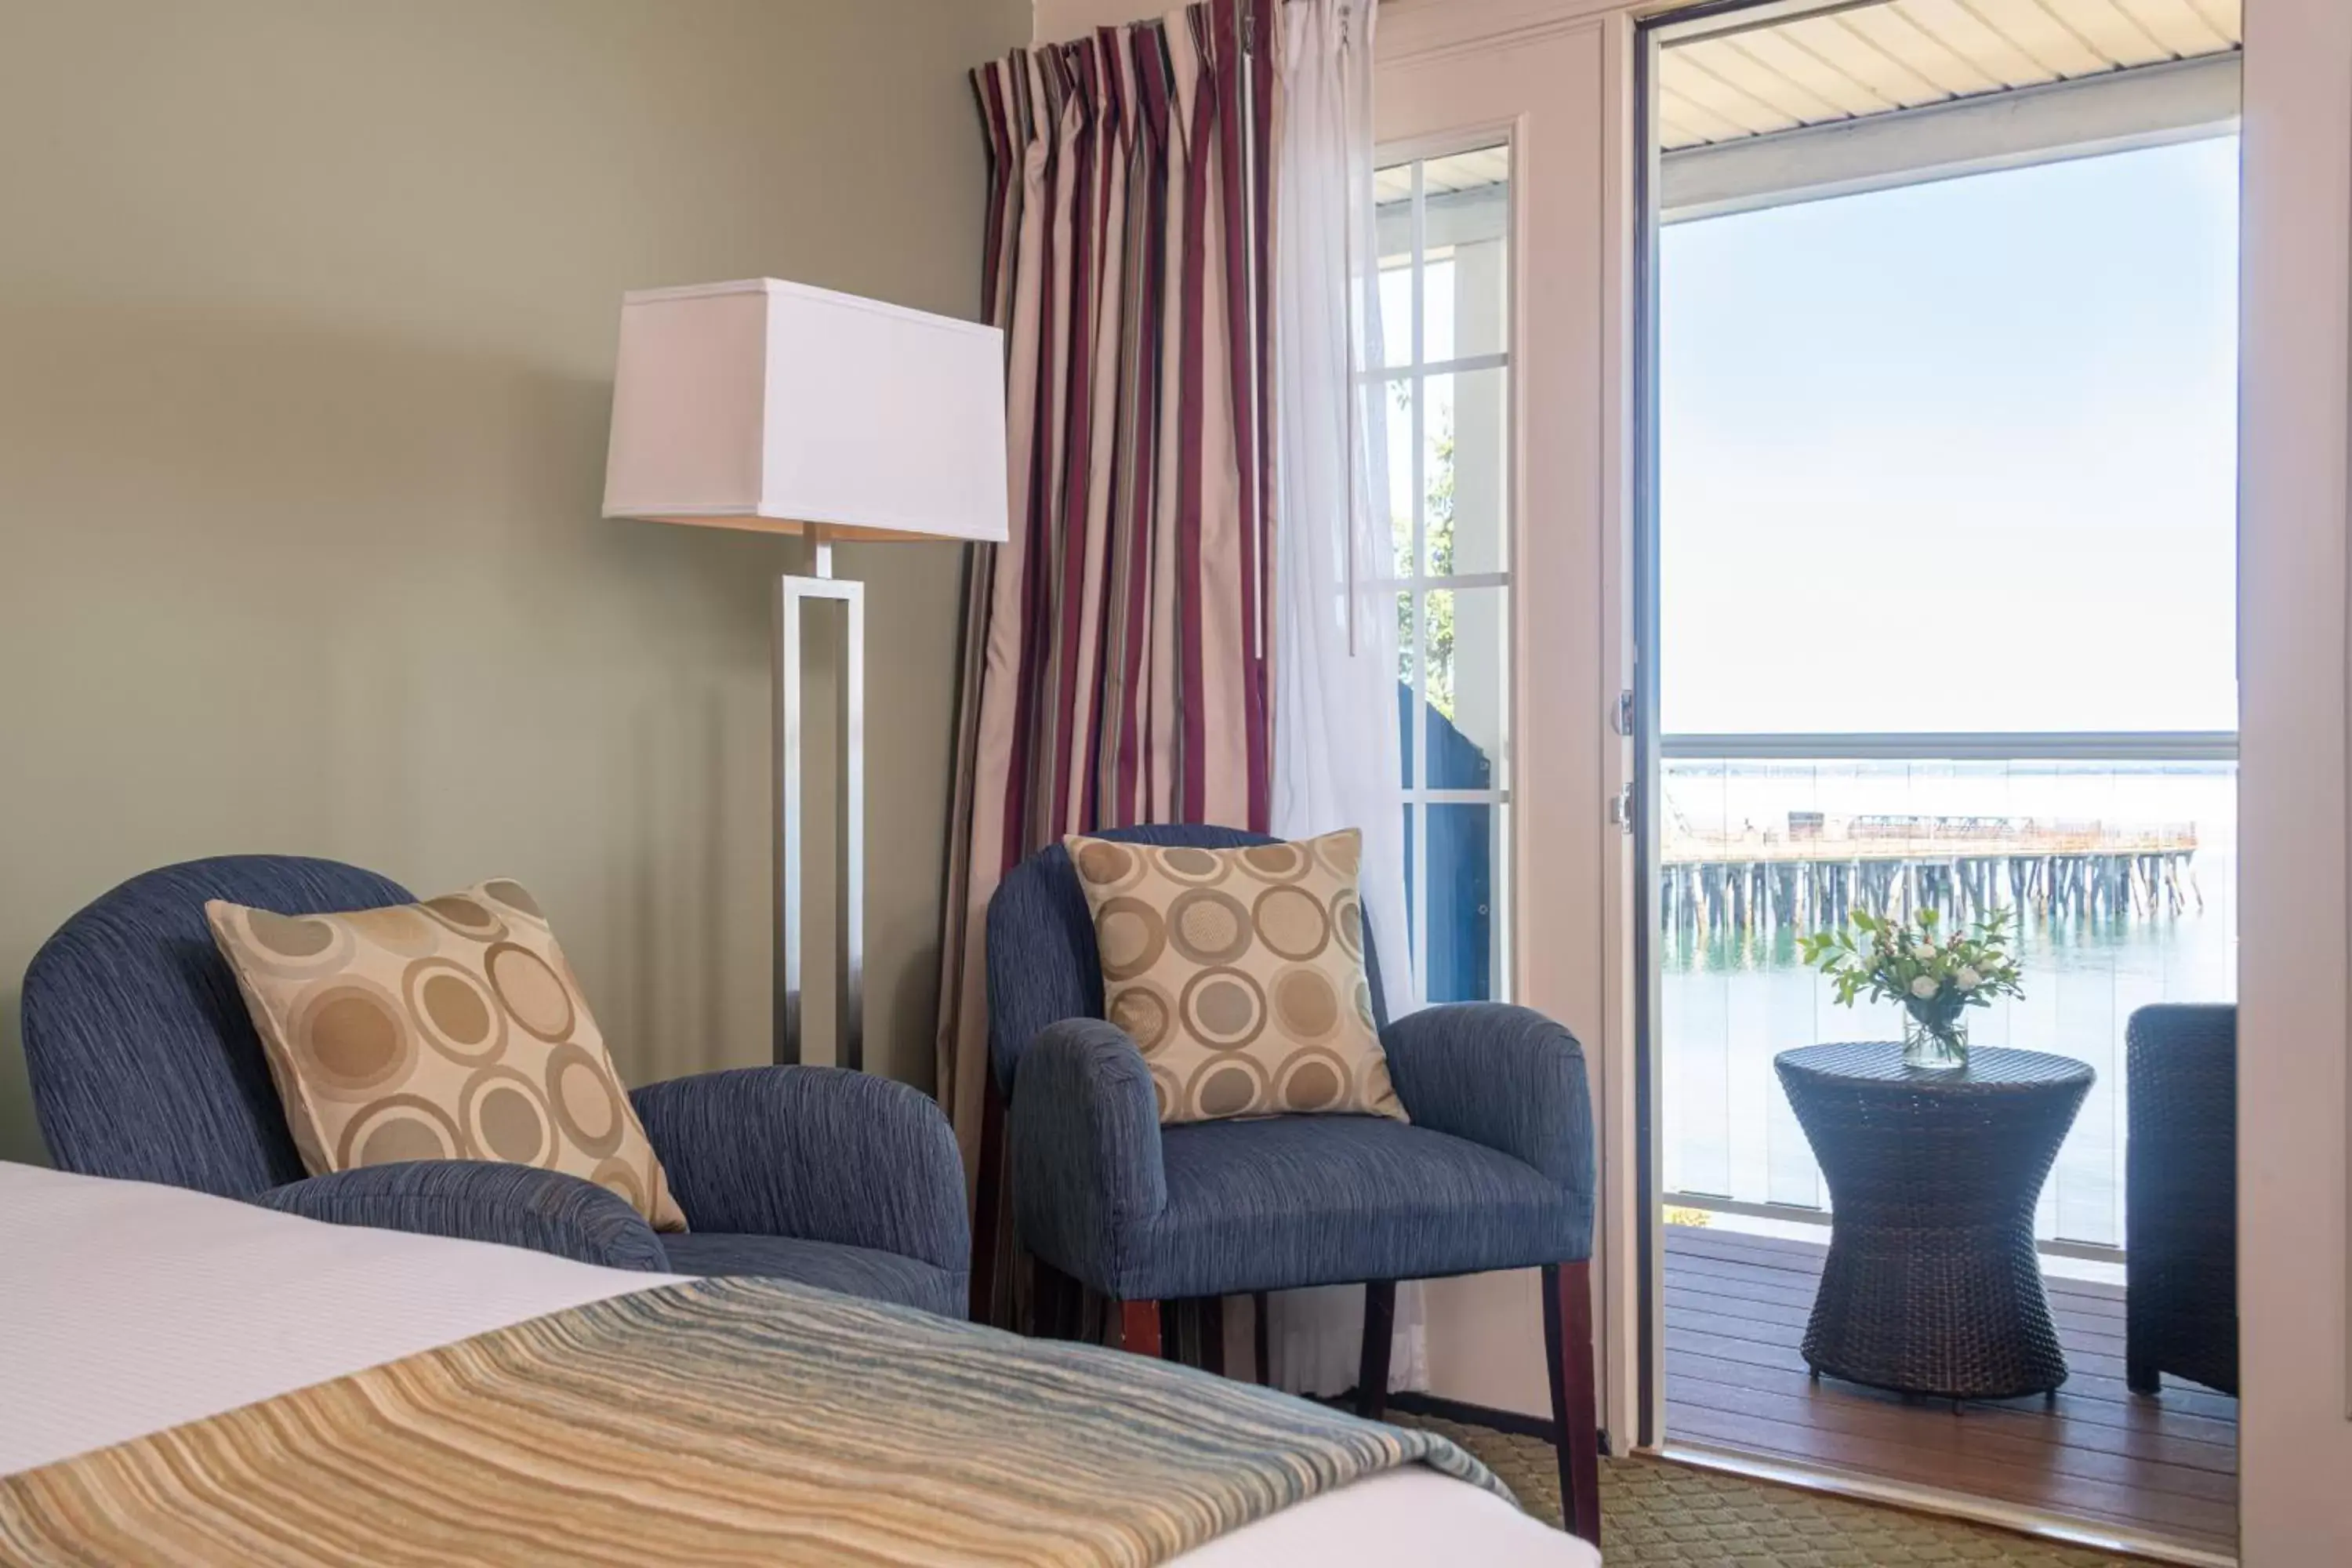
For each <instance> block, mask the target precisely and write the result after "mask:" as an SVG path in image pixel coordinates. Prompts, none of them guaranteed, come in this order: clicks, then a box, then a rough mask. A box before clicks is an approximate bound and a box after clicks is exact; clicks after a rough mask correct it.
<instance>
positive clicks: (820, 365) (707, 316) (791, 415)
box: [604, 278, 1005, 540]
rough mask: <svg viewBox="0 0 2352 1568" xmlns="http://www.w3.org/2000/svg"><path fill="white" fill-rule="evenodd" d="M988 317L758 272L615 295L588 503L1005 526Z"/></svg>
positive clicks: (623, 511)
mask: <svg viewBox="0 0 2352 1568" xmlns="http://www.w3.org/2000/svg"><path fill="white" fill-rule="evenodd" d="M1004 479H1005V474H1004V352H1003V333H1001V332H999V331H997V330H996V329H995V328H993V327H982V326H976V325H974V324H973V323H971V322H970V321H955V320H952V319H950V318H949V317H945V316H934V315H930V314H928V313H926V312H924V311H921V310H905V309H902V308H900V307H898V306H896V305H886V304H882V303H879V302H877V301H876V300H861V299H858V298H856V296H854V295H848V294H836V293H834V292H831V291H830V290H827V289H811V288H807V287H805V286H803V285H801V284H797V283H785V282H780V281H778V280H777V279H772V278H763V279H750V280H747V281H744V282H740V283H710V284H703V285H699V286H698V287H694V288H688V289H644V290H640V291H637V292H635V293H631V294H628V295H625V296H624V297H623V300H622V303H621V347H620V358H619V363H618V365H617V367H616V369H615V371H614V386H613V433H612V445H611V447H610V448H609V451H608V453H607V456H606V459H605V469H604V515H605V516H606V517H630V518H644V519H647V520H651V521H660V522H682V523H697V524H701V525H703V526H707V527H715V528H745V529H756V530H760V531H768V532H777V533H798V532H800V531H803V529H804V528H805V527H806V526H807V525H809V524H812V523H814V524H821V525H823V526H824V530H825V531H826V532H827V533H828V534H830V535H833V536H834V537H836V538H842V539H893V538H935V539H971V540H1001V539H1003V538H1004V536H1005V483H1004Z"/></svg>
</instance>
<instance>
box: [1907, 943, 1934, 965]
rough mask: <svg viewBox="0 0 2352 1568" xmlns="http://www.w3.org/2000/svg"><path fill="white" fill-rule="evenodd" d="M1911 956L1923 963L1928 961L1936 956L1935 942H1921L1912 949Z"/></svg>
mask: <svg viewBox="0 0 2352 1568" xmlns="http://www.w3.org/2000/svg"><path fill="white" fill-rule="evenodd" d="M1911 956H1912V957H1914V958H1916V959H1917V960H1918V961H1919V962H1920V963H1928V962H1929V961H1931V960H1932V959H1934V957H1935V956H1936V946H1935V943H1933V942H1921V943H1920V944H1919V945H1918V946H1916V947H1915V948H1913V949H1912V950H1911Z"/></svg>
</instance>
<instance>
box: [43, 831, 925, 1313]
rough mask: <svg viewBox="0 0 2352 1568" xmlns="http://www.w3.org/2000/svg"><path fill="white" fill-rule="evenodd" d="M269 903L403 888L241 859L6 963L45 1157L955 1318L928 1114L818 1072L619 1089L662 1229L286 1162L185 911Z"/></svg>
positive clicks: (139, 893) (281, 1124)
mask: <svg viewBox="0 0 2352 1568" xmlns="http://www.w3.org/2000/svg"><path fill="white" fill-rule="evenodd" d="M208 899H226V900H230V901H231V902H234V903H241V904H250V905H254V906H256V907H258V908H263V909H269V910H277V911H278V912H279V913H281V914H289V915H293V914H312V913H323V912H327V911H331V910H354V909H367V908H372V907H375V906H379V905H384V904H401V903H409V902H412V901H414V899H413V895H411V894H410V893H409V891H408V890H407V889H404V888H403V887H401V886H400V885H399V884H397V883H395V882H392V881H389V880H386V879H384V878H382V877H379V876H376V875H374V874H373V873H372V872H368V871H362V870H359V869H357V868H352V867H350V866H342V865H338V864H336V863H334V862H332V861H329V860H307V859H298V858H289V857H278V856H239V857H229V858H220V859H214V860H198V861H193V862H191V863H189V864H186V865H181V866H169V867H165V868H163V869H161V870H157V871H150V872H148V873H146V874H145V875H143V876H140V877H135V878H133V879H131V880H130V881H128V882H125V883H124V884H122V886H121V887H119V888H117V889H114V890H113V891H112V892H110V893H108V894H106V895H105V896H104V897H102V898H100V900H98V901H97V902H95V903H93V904H91V905H90V906H89V908H88V909H85V910H82V911H81V912H80V913H79V914H77V915H75V916H74V917H73V918H72V919H71V920H69V921H67V922H66V924H65V926H64V927H63V928H62V929H61V930H59V931H58V933H57V934H56V935H55V936H53V937H51V938H50V939H49V940H48V942H47V943H46V944H44V945H43V947H42V948H41V950H40V952H38V953H37V954H35V955H34V958H33V962H32V965H31V967H30V968H29V969H27V970H26V974H25V998H24V1034H25V1056H26V1067H27V1069H28V1071H29V1073H30V1076H31V1079H32V1088H33V1102H34V1107H35V1110H36V1111H37V1114H38V1116H39V1119H40V1124H41V1132H42V1136H43V1137H44V1138H45V1139H46V1140H47V1143H48V1147H49V1154H50V1157H51V1158H52V1159H53V1160H55V1161H56V1162H57V1163H58V1167H59V1168H60V1169H62V1170H68V1171H77V1172H81V1173H87V1174H90V1175H99V1176H119V1177H126V1178H129V1179H131V1180H134V1181H145V1182H163V1183H167V1184H171V1185H173V1186H181V1187H194V1188H196V1189H197V1190H199V1191H202V1192H208V1193H216V1194H221V1195H223V1196H226V1197H235V1198H244V1199H247V1200H250V1201H252V1202H255V1203H258V1204H262V1205H267V1206H268V1207H271V1208H275V1209H281V1210H284V1211H286V1212H288V1213H291V1214H299V1215H308V1216H310V1217H311V1218H314V1219H321V1220H329V1221H332V1222H334V1223H337V1224H341V1225H363V1226H382V1227H384V1228H387V1229H393V1230H406V1231H416V1232H421V1233H424V1234H427V1235H433V1236H452V1237H464V1238H467V1239H469V1240H475V1241H495V1242H503V1243H507V1244H509V1245H510V1246H516V1247H532V1248H535V1249H536V1250H539V1251H541V1252H552V1253H557V1254H560V1255H562V1256H563V1257H566V1258H576V1259H578V1260H580V1261H582V1262H584V1263H597V1264H604V1265H606V1266H608V1267H611V1268H640V1269H656V1270H663V1269H666V1270H669V1271H673V1272H676V1273H680V1274H761V1275H772V1276H781V1277H782V1278H784V1279H797V1280H800V1281H803V1283H806V1284H811V1285H819V1286H823V1287H825V1288H827V1289H835V1290H841V1291H845V1292H847V1293H849V1294H851V1295H857V1296H865V1297H869V1298H873V1299H876V1300H886V1301H898V1302H903V1303H905V1304H907V1305H909V1306H916V1307H922V1308H926V1309H928V1310H931V1311H935V1312H940V1313H946V1314H949V1315H951V1316H955V1317H961V1316H963V1314H964V1310H965V1301H966V1290H967V1279H968V1270H969V1268H970V1267H971V1239H970V1233H969V1230H968V1228H967V1226H966V1223H965V1219H964V1184H963V1165H962V1162H961V1158H960V1157H959V1156H958V1154H957V1152H956V1143H955V1138H954V1135H953V1134H952V1133H951V1132H950V1131H949V1129H948V1124H947V1119H946V1118H945V1117H944V1116H942V1115H941V1114H940V1109H939V1107H938V1106H937V1105H935V1104H934V1103H932V1101H931V1100H929V1099H928V1098H927V1097H925V1096H924V1095H923V1094H921V1093H919V1091H917V1090H915V1089H909V1088H908V1087H907V1086H906V1085H904V1084H900V1083H893V1082H891V1081H889V1080H888V1079H880V1078H875V1077H871V1076H868V1075H866V1074H864V1073H853V1072H843V1071H838V1070H835V1069H834V1068H740V1069H738V1070H735V1071H731V1072H716V1073H708V1074H704V1075H701V1076H699V1077H695V1078H686V1079H675V1080H673V1081H671V1082H668V1083H657V1084H652V1085H649V1086H648V1087H646V1088H644V1089H638V1090H637V1091H636V1092H635V1094H633V1095H632V1096H631V1097H630V1098H631V1100H633V1101H634V1102H635V1105H636V1109H637V1115H638V1118H639V1119H640V1120H641V1121H643V1122H644V1123H645V1128H646V1135H647V1136H648V1137H649V1138H651V1139H652V1141H653V1145H654V1149H655V1152H656V1153H658V1154H659V1155H660V1156H661V1161H662V1163H663V1165H664V1166H665V1167H666V1168H667V1171H668V1173H669V1181H670V1187H671V1190H672V1192H673V1193H674V1194H675V1195H676V1197H677V1203H678V1206H679V1207H680V1208H681V1209H683V1210H684V1211H685V1214H686V1217H687V1223H688V1225H689V1226H692V1227H693V1228H692V1229H691V1230H689V1231H688V1232H685V1233H682V1234H671V1235H658V1234H656V1232H655V1231H654V1230H653V1228H652V1227H651V1226H648V1225H646V1222H645V1220H644V1219H643V1218H641V1217H640V1216H639V1215H638V1214H637V1212H636V1210H635V1209H634V1208H632V1207H631V1206H630V1205H628V1203H627V1202H625V1200H623V1199H621V1198H619V1197H616V1196H614V1194H611V1193H608V1192H606V1191H604V1189H603V1188H601V1187H598V1186H595V1185H593V1184H590V1183H588V1182H584V1181H582V1180H580V1179H579V1178H578V1177H575V1176H567V1175H561V1174H558V1173H554V1172H551V1171H542V1170H538V1169H535V1168H532V1167H530V1166H522V1165H504V1164H495V1163H487V1162H477V1161H468V1160H449V1161H434V1162H420V1163H410V1164H397V1165H378V1166H373V1167H370V1168H367V1169H362V1170H356V1171H345V1172H341V1173H336V1174H331V1175H324V1176H310V1177H306V1176H305V1175H304V1174H303V1170H302V1162H301V1159H300V1157H299V1155H297V1153H296V1152H295V1149H294V1142H293V1139H292V1136H291V1135H290V1134H289V1132H288V1131H287V1127H286V1120H285V1117H284V1115H283V1113H282V1112H281V1111H280V1110H279V1109H278V1093H277V1090H276V1089H274V1088H273V1087H272V1086H271V1083H270V1079H269V1068H268V1063H267V1061H266V1059H265V1058H264V1057H263V1055H262V1050H261V1042H260V1041H259V1039H258V1038H257V1037H256V1036H255V1034H254V1031H253V1025H252V1022H251V1020H250V1019H249V1018H248V1016H247V1013H246V1008H245V1003H244V1001H243V999H242V998H241V997H240V996H239V995H238V994H237V987H236V977H235V976H234V974H233V973H231V972H230V970H229V967H228V964H227V963H226V961H225V960H223V959H222V958H221V956H220V954H219V952H218V951H217V950H216V949H215V947H214V946H213V940H212V936H211V934H210V932H209V931H207V930H206V929H205V917H204V905H205V900H208Z"/></svg>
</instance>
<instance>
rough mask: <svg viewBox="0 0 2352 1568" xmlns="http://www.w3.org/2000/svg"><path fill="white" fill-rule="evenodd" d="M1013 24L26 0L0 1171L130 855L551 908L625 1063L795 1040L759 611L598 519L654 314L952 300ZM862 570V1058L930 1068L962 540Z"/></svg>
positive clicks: (766, 13)
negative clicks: (668, 298) (621, 321)
mask: <svg viewBox="0 0 2352 1568" xmlns="http://www.w3.org/2000/svg"><path fill="white" fill-rule="evenodd" d="M1030 19H1031V18H1030V12H1029V7H1028V6H1027V5H1024V4H1020V3H1018V0H693V3H690V4H680V3H678V0H415V3H404V4H400V5H385V4H376V3H368V0H76V3H75V4H72V5H56V4H46V5H45V4H38V3H35V0H0V39H5V45H0V146H5V147H6V148H7V149H8V152H7V153H6V155H5V157H0V212H5V214H6V219H5V231H6V238H5V242H0V672H5V673H0V1157H7V1158H33V1157H37V1150H38V1142H37V1138H36V1136H35V1134H34V1131H33V1124H32V1120H31V1116H30V1111H29V1107H28V1104H27V1101H26V1092H25V1084H24V1079H23V1072H22V1062H21V1058H20V1056H19V1053H18V1048H17V1040H16V1011H17V1008H16V1002H17V988H18V979H19V976H20V975H21V974H22V973H23V970H24V966H25V963H26V960H27V959H28V958H29V957H30V956H31V954H32V952H33V950H34V948H35V946H36V945H37V943H38V942H40V941H41V940H42V938H43V937H44V936H46V935H47V932H48V931H51V930H52V929H54V928H55V926H56V925H57V924H58V922H59V921H62V920H63V919H64V918H65V917H66V916H68V914H70V913H71V912H72V911H73V910H75V909H76V908H77V907H79V905H80V904H81V903H82V902H83V901H85V900H88V899H89V898H91V897H93V896H94V895H96V894H98V893H100V892H101V891H103V890H104V889H106V888H108V887H109V886H110V885H111V884H112V883H114V882H115V881H117V880H118V879H121V878H123V877H126V876H129V875H131V874H132V873H134V872H136V871H139V870H141V869H143V868H148V867H151V866H154V865H157V864H160V863H163V862H166V861H170V860H174V859H180V858H187V857H191V856H199V855H210V854H219V853H225V852H231V851H247V850H287V851H296V852H303V853H310V854H320V855H330V856H335V857H338V858H345V859H349V860H353V861H357V862H360V863H362V864H364V865H368V866H371V867H374V868H379V869H382V870H383V871H385V872H387V873H389V874H391V875H393V876H394V877H397V878H399V879H402V880H403V881H405V882H407V883H409V884H410V885H411V886H413V887H415V888H416V889H419V890H420V891H438V890H442V889H446V888H448V887H450V886H452V885H455V884H458V883H461V882H464V881H467V880H470V879H476V878H479V877H482V876H485V875H489V874H508V875H512V876H515V877H518V878H520V879H523V880H524V881H525V882H527V883H528V884H529V885H530V887H531V888H532V889H535V890H536V891H538V892H539V893H540V894H541V897H542V899H543V900H544V901H545V902H546V903H547V904H548V906H549V907H550V909H551V911H552V913H553V916H554V918H555V921H556V923H557V928H558V930H559V931H560V932H561V933H562V936H563V939H564V942H565V944H566V946H567V948H568V949H569V951H570V952H571V954H572V961H573V963H574V965H575V967H577V969H578V970H579V971H580V973H581V977H582V980H583V984H585V986H586V987H587V990H588V993H589V995H590V998H591V1000H592V1002H593V1005H595V1007H596V1010H597V1012H598V1014H599V1016H600V1017H601V1018H602V1020H603V1021H604V1025H605V1027H606V1030H607V1032H608V1033H609V1034H610V1035H611V1036H612V1037H614V1044H615V1050H616V1053H617V1055H618V1057H619V1058H620V1061H621V1065H622V1068H623V1071H624V1073H625V1075H626V1076H628V1077H630V1078H631V1079H635V1080H643V1079H649V1078H656V1077H661V1076H667V1075H668V1074H671V1073H675V1072H679V1071H687V1070H692V1069H695V1068H706V1067H715V1066H720V1065H728V1064H736V1063H747V1062H754V1061H759V1060H761V1059H763V1058H765V1056H766V1053H767V1050H768V1022H767V1016H768V1015H767V1003H766V997H767V984H768V960H767V952H766V946H765V943H766V939H767V930H768V900H769V873H768V870H767V865H768V859H767V857H768V846H769V832H768V826H767V823H766V818H765V811H766V803H767V799H768V794H767V791H768V782H767V781H768V768H767V763H766V760H765V747H766V745H767V741H768V724H767V717H766V715H767V699H768V689H769V688H768V673H767V671H768V665H767V658H768V644H767V637H768V624H769V617H768V596H769V594H770V582H771V579H772V576H773V574H776V573H777V572H778V571H780V570H784V569H791V568H793V567H794V566H795V564H796V563H797V562H798V561H799V559H800V546H799V545H798V544H797V543H794V542H777V541H768V540H761V539H755V538H750V537H745V536H737V535H730V534H723V533H717V532H706V531H689V530H673V529H664V528H660V527H657V526H653V525H646V524H632V523H622V522H604V521H599V520H598V518H597V516H596V513H597V508H598V500H599V494H600V487H601V484H602V479H603V462H604V420H605V415H606V408H607V402H608V398H609V394H610V380H611V374H612V353H613V345H614V325H615V321H616V311H617V308H618V302H619V298H620V294H621V291H622V290H623V289H625V288H630V287H635V286H644V285H654V284H666V283H688V282H697V281H703V280H709V279H722V278H735V277H742V276H747V275H756V274H760V273H774V274H779V275H782V276H784V277H788V278H794V279H803V280H806V281H810V282H814V283H819V284H824V285H828V286H831V287H835V288H840V289H852V290H856V291H859V292H864V293H868V294H873V295H877V296H879V297H881V298H884V299H887V300H898V301H901V302H904V303H907V304H910V305H916V306H921V307H926V308H929V309H932V310H945V311H952V312H955V313H958V314H963V315H969V314H970V313H971V311H972V310H973V309H974V307H975V305H976V303H977V300H976V295H977V285H976V282H975V276H976V269H977V265H978V258H979V254H980V245H981V238H980V221H981V194H982V192H981V185H982V178H981V176H982V153H981V148H980V142H979V139H978V134H977V132H976V130H975V128H974V124H973V120H972V110H971V99H970V95H969V89H968V88H967V87H966V85H965V81H964V79H963V74H962V73H963V71H964V68H966V67H967V66H969V65H971V64H972V63H974V62H976V61H979V60H982V59H984V58H988V57H990V56H992V55H994V54H997V53H999V52H1001V51H1003V49H1005V48H1007V47H1011V46H1013V45H1015V44H1017V43H1019V42H1021V41H1022V40H1023V39H1024V38H1025V37H1027V35H1028V30H1029V25H1030ZM844 555H845V566H846V569H847V571H848V572H850V573H851V574H856V575H859V576H862V577H865V578H866V579H867V580H868V581H869V583H870V584H872V587H871V598H870V605H871V607H872V613H873V615H874V616H875V619H876V622H877V626H876V629H875V634H874V643H873V649H872V651H873V655H874V660H873V668H872V674H871V678H870V679H871V704H872V725H871V730H872V739H871V756H870V766H871V771H872V776H873V784H872V794H871V797H870V805H871V820H872V823H873V838H874V844H873V850H872V856H871V861H870V866H871V883H870V887H871V892H870V900H869V901H870V914H869V931H870V933H871V950H872V954H873V968H872V980H871V986H870V998H871V1003H870V1005H871V1015H870V1017H871V1025H870V1044H869V1056H868V1060H869V1063H871V1064H872V1065H875V1066H877V1067H879V1068H883V1069H885V1070H887V1071H890V1072H892V1073H895V1074H898V1075H899V1076H903V1077H907V1078H909V1079H915V1080H916V1081H919V1082H923V1083H928V1082H929V1077H930V1062H931V1049H932V1047H931V1040H930V1029H931V1019H932V1003H933V991H934V986H935V980H934V975H933V964H934V962H935V960H934V956H933V954H934V949H935V943H936V924H937V913H938V899H939V889H940V864H941V856H942V837H943V831H944V816H945V798H946V788H947V784H946V779H947V773H948V767H949V745H950V715H951V710H952V704H953V692H954V651H953V650H954V647H955V631H956V619H957V615H958V606H959V603H960V593H959V587H958V582H959V573H960V570H961V565H960V558H959V553H958V552H957V551H956V550H955V549H954V548H952V547H950V546H945V545H922V544H914V545H903V546H896V547H866V548H858V547H852V548H849V549H847V550H845V552H844Z"/></svg>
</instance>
